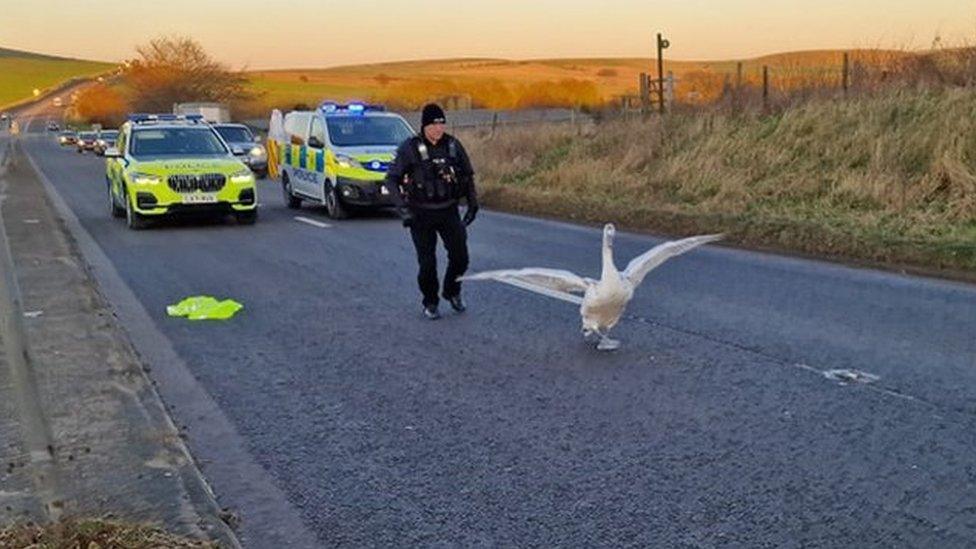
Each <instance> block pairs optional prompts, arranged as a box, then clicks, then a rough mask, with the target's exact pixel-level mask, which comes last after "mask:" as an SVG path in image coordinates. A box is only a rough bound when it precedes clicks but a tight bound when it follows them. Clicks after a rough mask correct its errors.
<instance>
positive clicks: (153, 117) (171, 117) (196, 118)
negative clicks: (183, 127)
mask: <svg viewBox="0 0 976 549" xmlns="http://www.w3.org/2000/svg"><path fill="white" fill-rule="evenodd" d="M126 118H127V119H128V120H129V121H130V122H132V123H134V124H143V123H146V122H175V121H177V120H183V121H186V122H193V123H194V124H198V123H201V122H204V121H205V120H204V117H203V115H202V114H171V113H161V114H150V113H144V112H136V113H131V114H129V115H128V116H127V117H126Z"/></svg>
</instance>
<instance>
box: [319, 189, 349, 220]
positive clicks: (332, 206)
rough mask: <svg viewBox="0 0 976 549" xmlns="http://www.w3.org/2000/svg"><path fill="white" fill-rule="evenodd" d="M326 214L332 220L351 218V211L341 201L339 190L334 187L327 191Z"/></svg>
mask: <svg viewBox="0 0 976 549" xmlns="http://www.w3.org/2000/svg"><path fill="white" fill-rule="evenodd" d="M325 213H326V214H328V216H329V217H331V218H332V219H346V218H347V217H349V210H347V209H346V207H345V206H344V205H343V204H342V200H340V199H339V193H338V189H336V188H335V186H334V185H329V189H327V190H326V191H325Z"/></svg>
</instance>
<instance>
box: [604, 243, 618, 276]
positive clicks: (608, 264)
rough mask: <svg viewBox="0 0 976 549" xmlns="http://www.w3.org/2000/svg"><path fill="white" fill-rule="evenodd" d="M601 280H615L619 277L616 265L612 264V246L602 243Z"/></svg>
mask: <svg viewBox="0 0 976 549" xmlns="http://www.w3.org/2000/svg"><path fill="white" fill-rule="evenodd" d="M600 278H602V279H603V280H616V279H618V278H620V272H619V271H618V270H617V266H616V265H614V264H613V247H611V246H610V245H609V244H607V243H604V244H603V273H602V275H601V276H600Z"/></svg>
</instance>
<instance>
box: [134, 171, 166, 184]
mask: <svg viewBox="0 0 976 549" xmlns="http://www.w3.org/2000/svg"><path fill="white" fill-rule="evenodd" d="M129 179H131V180H132V182H133V183H135V184H136V185H157V184H159V183H162V182H163V178H162V177H160V176H158V175H153V174H151V173H139V172H135V173H133V174H131V175H130V176H129Z"/></svg>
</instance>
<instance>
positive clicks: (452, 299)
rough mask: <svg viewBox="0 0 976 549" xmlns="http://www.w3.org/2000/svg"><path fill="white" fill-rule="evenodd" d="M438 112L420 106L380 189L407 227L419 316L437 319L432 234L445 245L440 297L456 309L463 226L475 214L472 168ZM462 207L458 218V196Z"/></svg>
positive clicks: (464, 248)
mask: <svg viewBox="0 0 976 549" xmlns="http://www.w3.org/2000/svg"><path fill="white" fill-rule="evenodd" d="M445 122H446V119H445V116H444V110H443V109H441V108H440V106H438V105H436V104H429V105H426V106H424V110H423V113H422V115H421V118H420V133H419V134H417V135H415V136H413V137H411V138H409V139H407V140H406V141H404V142H403V143H402V144H401V145H400V147H399V148H398V149H397V153H396V159H395V160H394V162H393V165H392V166H390V170H389V171H388V172H387V176H386V188H387V190H389V191H390V195H391V196H392V197H393V200H394V202H395V204H396V206H397V211H398V212H399V214H400V216H401V217H402V218H403V226H404V227H407V228H409V229H410V236H411V237H412V238H413V245H414V247H415V248H416V250H417V262H418V263H419V264H420V273H419V274H418V275H417V283H418V284H419V285H420V291H421V293H422V294H423V305H424V316H425V317H427V318H428V319H430V320H436V319H438V318H440V313H439V312H438V310H437V305H438V303H439V301H440V300H439V298H438V295H437V294H438V290H439V289H440V288H439V286H440V285H439V284H438V281H437V253H436V252H437V236H438V235H440V237H441V241H442V242H443V243H444V247H445V248H446V249H447V272H446V273H445V274H444V286H443V292H442V294H441V295H443V297H444V299H446V300H447V301H448V302H449V303H450V304H451V308H453V309H454V310H455V311H457V312H459V313H461V312H464V309H465V305H464V301H463V300H462V299H461V283H460V282H458V281H457V277H459V276H461V275H463V274H464V272H465V271H466V270H467V269H468V242H467V231H466V229H465V227H467V226H468V225H470V224H471V222H473V221H474V218H475V216H476V215H477V213H478V195H477V193H476V191H475V187H474V170H473V169H472V168H471V161H470V160H469V159H468V154H467V153H466V152H465V150H464V147H463V146H461V142H460V141H458V140H457V138H455V137H454V136H452V135H450V134H447V133H444V124H445ZM462 198H463V199H465V200H466V201H467V204H468V208H467V210H466V211H465V213H464V219H463V221H462V219H461V216H460V212H459V211H458V203H459V201H460V199H462Z"/></svg>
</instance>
